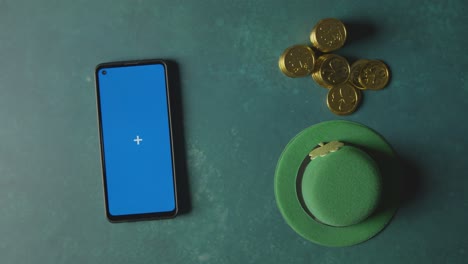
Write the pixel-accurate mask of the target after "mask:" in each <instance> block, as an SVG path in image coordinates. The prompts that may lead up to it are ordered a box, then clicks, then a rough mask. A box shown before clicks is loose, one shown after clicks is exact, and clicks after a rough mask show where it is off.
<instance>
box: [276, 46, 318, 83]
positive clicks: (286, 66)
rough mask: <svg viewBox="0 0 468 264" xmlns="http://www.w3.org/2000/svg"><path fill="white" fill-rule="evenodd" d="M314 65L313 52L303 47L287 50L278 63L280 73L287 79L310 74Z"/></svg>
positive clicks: (293, 47)
mask: <svg viewBox="0 0 468 264" xmlns="http://www.w3.org/2000/svg"><path fill="white" fill-rule="evenodd" d="M314 64H315V54H314V51H313V50H312V49H311V48H310V47H308V46H305V45H296V46H292V47H289V48H287V49H286V50H285V51H284V52H283V54H281V56H280V58H279V61H278V65H279V68H280V70H281V72H283V73H284V74H285V75H286V76H289V77H304V76H307V75H309V74H311V73H312V71H313V69H314Z"/></svg>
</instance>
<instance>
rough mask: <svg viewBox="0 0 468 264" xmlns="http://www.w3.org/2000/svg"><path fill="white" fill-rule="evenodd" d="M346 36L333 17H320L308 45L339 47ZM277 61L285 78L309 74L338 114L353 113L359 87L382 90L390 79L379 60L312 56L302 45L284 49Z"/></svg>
mask: <svg viewBox="0 0 468 264" xmlns="http://www.w3.org/2000/svg"><path fill="white" fill-rule="evenodd" d="M346 37H347V32H346V27H345V25H344V24H343V22H341V21H340V20H338V19H335V18H326V19H323V20H320V21H319V22H318V23H317V24H316V25H315V26H314V28H313V29H312V32H311V33H310V41H311V42H312V46H313V47H314V48H315V49H317V50H318V51H319V53H320V52H323V53H327V52H331V51H335V50H337V49H339V48H341V47H342V46H343V45H344V44H345V41H346ZM278 64H279V68H280V70H281V72H283V73H284V74H285V75H286V76H288V77H304V76H307V75H312V79H313V80H314V81H315V82H316V83H317V84H319V85H320V86H322V87H325V88H327V89H329V90H328V95H327V106H328V108H329V109H330V111H332V112H333V113H335V114H338V115H349V114H351V113H353V112H354V111H355V110H356V109H357V108H358V106H359V103H360V102H361V98H362V92H361V90H380V89H383V88H384V87H385V86H386V85H387V83H388V81H389V78H390V71H389V69H388V67H387V65H385V63H383V62H382V61H379V60H366V59H360V60H358V61H356V62H355V63H353V64H352V65H351V66H349V63H348V61H347V60H346V59H345V58H344V57H342V56H339V55H336V54H322V55H321V56H319V57H318V59H315V52H314V50H313V49H312V48H310V47H308V46H306V45H296V46H292V47H289V48H288V49H286V50H285V51H284V52H283V54H281V56H280V59H279V62H278Z"/></svg>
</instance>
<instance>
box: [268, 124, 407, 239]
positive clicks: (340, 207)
mask: <svg viewBox="0 0 468 264" xmlns="http://www.w3.org/2000/svg"><path fill="white" fill-rule="evenodd" d="M398 176H399V171H398V163H397V160H396V158H395V153H394V152H393V150H392V149H391V147H390V145H389V144H388V143H387V142H386V141H385V140H384V139H383V138H382V137H381V136H380V135H378V134H377V133H376V132H374V131H373V130H371V129H370V128H368V127H365V126H363V125H360V124H357V123H353V122H348V121H329V122H323V123H320V124H317V125H314V126H311V127H309V128H307V129H305V130H304V131H302V132H301V133H300V134H299V135H297V136H296V137H295V138H293V139H292V140H291V142H289V144H288V145H287V146H286V148H285V150H284V151H283V153H282V155H281V157H280V159H279V161H278V166H277V168H276V174H275V195H276V201H277V204H278V207H279V209H280V211H281V213H282V215H283V217H284V218H285V219H286V222H287V223H288V224H289V225H290V226H291V227H292V228H293V229H294V230H295V231H296V232H297V233H299V234H300V235H301V236H303V237H305V238H306V239H308V240H310V241H312V242H315V243H317V244H321V245H325V246H350V245H354V244H358V243H360V242H363V241H366V240H368V239H370V238H371V237H373V236H374V235H376V234H377V233H378V232H379V231H381V230H382V229H383V228H384V227H385V225H386V224H387V223H388V222H389V221H390V219H391V218H392V216H393V214H394V213H395V211H396V209H397V206H398Z"/></svg>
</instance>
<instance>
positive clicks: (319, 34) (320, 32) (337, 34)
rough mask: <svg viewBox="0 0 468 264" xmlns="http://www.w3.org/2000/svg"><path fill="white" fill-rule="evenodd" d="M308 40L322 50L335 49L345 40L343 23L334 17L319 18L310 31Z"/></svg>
mask: <svg viewBox="0 0 468 264" xmlns="http://www.w3.org/2000/svg"><path fill="white" fill-rule="evenodd" d="M310 41H311V42H312V44H313V45H314V47H316V48H317V49H318V50H320V51H322V52H330V51H334V50H337V49H339V48H341V47H342V46H343V45H344V43H345V41H346V28H345V25H344V24H343V22H341V21H340V20H338V19H336V18H326V19H323V20H320V21H319V22H318V23H317V25H315V27H314V28H313V29H312V32H311V33H310Z"/></svg>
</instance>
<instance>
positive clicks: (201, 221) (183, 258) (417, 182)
mask: <svg viewBox="0 0 468 264" xmlns="http://www.w3.org/2000/svg"><path fill="white" fill-rule="evenodd" d="M467 7H468V3H467V2H466V1H463V0H459V1H432V2H430V1H385V2H383V1H369V0H361V1H359V0H356V1H317V0H313V1H210V2H208V1H184V2H182V1H150V0H146V1H130V0H129V1H88V0H86V1H85V0H83V1H52V0H47V1H46V0H44V1H32V0H31V1H17V0H0V122H1V123H0V124H1V125H0V263H2V264H3V263H217V264H220V263H329V264H331V263H360V264H363V263H466V259H468V240H467V239H466V235H467V234H468V226H467V225H468V212H467V210H468V194H467V188H468V177H467V173H466V171H468V163H467V160H468V149H467V147H468V140H467V139H466V136H467V135H468V124H467V121H466V114H465V113H466V111H467V109H468V80H467V77H466V76H467V71H468V57H467V56H466V47H468V35H467V34H468V17H467V13H468V10H467ZM325 17H337V18H340V19H342V20H343V21H344V22H345V23H346V24H347V25H349V27H350V28H349V34H350V36H349V37H350V39H349V42H348V43H347V44H346V46H345V47H344V48H343V49H342V50H339V51H338V53H339V54H341V55H345V56H347V57H348V58H349V59H350V60H354V59H357V58H361V57H362V58H379V59H383V60H384V61H385V62H387V63H388V65H389V66H390V68H391V71H392V81H391V83H390V85H389V86H388V88H386V89H385V90H382V91H379V92H366V93H365V94H364V96H365V98H364V102H363V104H362V106H361V107H360V109H359V111H358V112H356V113H355V114H353V115H352V116H349V117H344V119H346V120H352V121H357V122H360V123H363V124H366V125H368V126H370V127H372V128H374V129H376V130H377V131H378V132H380V133H381V134H382V135H383V136H385V137H386V138H387V139H388V141H389V142H390V143H391V144H392V145H393V146H394V148H395V150H396V151H397V152H398V153H399V154H400V156H401V157H402V158H403V159H404V162H405V166H406V168H407V171H409V172H410V173H409V174H407V175H406V176H405V179H406V183H407V185H409V187H408V188H407V189H408V190H409V191H408V194H407V195H406V196H405V202H404V204H403V206H402V208H401V210H400V211H399V212H398V213H397V215H396V217H395V218H394V220H393V221H392V223H391V224H390V225H389V226H388V228H386V229H385V230H384V231H383V232H382V233H381V234H380V235H378V236H377V237H375V238H373V239H372V240H370V241H368V242H366V243H363V244H360V245H357V246H353V247H349V248H326V247H322V246H318V245H315V244H312V243H310V242H308V241H306V240H304V239H302V238H301V237H299V236H298V235H297V234H296V233H295V232H294V231H293V230H292V229H290V228H289V227H288V226H287V225H286V223H285V221H284V220H283V219H282V217H281V215H280V213H279V211H278V209H277V208H276V204H275V198H274V193H273V174H274V169H275V165H276V161H277V159H278V157H279V155H280V153H281V151H282V149H283V148H284V146H285V145H286V143H287V142H288V141H289V140H290V139H291V138H292V137H293V136H294V135H295V134H297V133H298V132H299V131H300V130H302V129H304V128H306V127H308V126H310V125H312V124H316V123H318V122H320V121H324V120H331V119H337V116H335V115H333V114H332V113H330V112H329V111H328V109H327V107H326V104H325V96H326V90H325V89H323V88H320V87H318V86H317V85H316V84H314V83H313V81H312V80H311V79H310V78H304V79H290V78H287V77H285V76H283V75H282V74H281V73H280V72H279V70H278V66H277V59H278V56H279V55H280V54H281V52H282V51H283V50H284V49H285V48H286V47H288V46H290V45H293V44H300V43H307V42H308V34H309V31H310V30H311V29H312V27H313V26H314V24H315V22H317V21H318V20H319V19H321V18H325ZM144 58H170V59H173V60H175V61H177V62H178V64H179V67H180V87H181V93H182V102H183V114H184V128H185V140H186V146H185V147H186V151H187V163H188V164H187V171H188V174H187V175H188V181H189V184H190V197H191V207H192V209H191V211H190V212H188V213H185V214H182V215H180V216H179V217H177V218H175V219H172V220H164V221H149V222H138V223H124V224H110V223H108V222H107V220H106V219H105V216H104V208H103V206H104V201H103V193H102V183H101V174H100V163H99V143H98V142H99V141H98V131H97V121H96V107H95V92H94V83H93V82H94V81H93V70H94V67H95V65H97V64H98V63H101V62H105V61H115V60H125V59H144Z"/></svg>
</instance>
